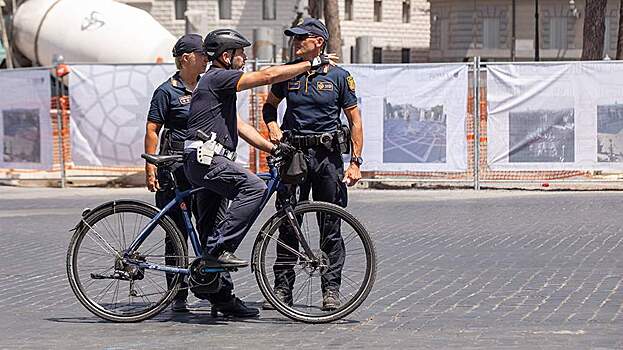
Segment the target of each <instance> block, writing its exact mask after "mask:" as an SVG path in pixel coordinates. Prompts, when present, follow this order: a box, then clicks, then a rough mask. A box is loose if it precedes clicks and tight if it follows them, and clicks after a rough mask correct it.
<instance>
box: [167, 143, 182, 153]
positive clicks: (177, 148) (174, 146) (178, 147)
mask: <svg viewBox="0 0 623 350" xmlns="http://www.w3.org/2000/svg"><path fill="white" fill-rule="evenodd" d="M170 145H171V148H172V149H173V150H174V151H178V152H180V151H181V152H183V151H184V141H173V140H171V141H170Z"/></svg>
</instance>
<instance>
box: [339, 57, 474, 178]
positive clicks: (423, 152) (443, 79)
mask: <svg viewBox="0 0 623 350" xmlns="http://www.w3.org/2000/svg"><path fill="white" fill-rule="evenodd" d="M344 68H345V69H347V70H348V71H349V72H350V73H351V74H352V76H353V77H354V79H355V83H356V93H357V97H358V99H359V107H360V108H361V116H362V120H363V129H364V147H363V158H364V160H365V161H364V164H363V167H362V169H363V170H369V171H416V172H417V171H426V172H428V171H465V170H467V138H466V129H465V125H466V116H467V91H468V90H467V84H468V82H467V72H468V66H467V65H466V64H396V65H346V66H344Z"/></svg>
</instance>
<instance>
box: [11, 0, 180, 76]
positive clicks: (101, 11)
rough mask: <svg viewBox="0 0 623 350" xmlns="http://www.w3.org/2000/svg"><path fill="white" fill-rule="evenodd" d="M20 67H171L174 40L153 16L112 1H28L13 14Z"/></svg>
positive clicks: (12, 36)
mask: <svg viewBox="0 0 623 350" xmlns="http://www.w3.org/2000/svg"><path fill="white" fill-rule="evenodd" d="M9 27H11V30H12V33H11V34H12V35H11V38H12V40H11V42H12V46H13V50H14V51H15V53H16V55H15V56H16V59H15V60H16V62H15V63H16V64H17V65H18V66H28V65H33V66H49V65H52V64H53V57H54V56H55V55H62V56H63V57H64V59H65V62H71V63H157V62H170V61H171V60H172V57H171V48H172V47H173V45H174V44H175V37H174V36H173V35H172V34H171V33H170V32H169V31H167V30H166V29H165V28H164V27H163V26H162V25H160V24H159V23H158V22H157V21H156V20H155V19H154V18H153V17H152V16H151V15H150V14H149V13H147V12H145V11H143V10H140V9H138V8H135V7H132V6H128V5H126V4H122V3H118V2H116V1H113V0H27V1H22V2H21V4H19V5H18V6H17V9H16V10H15V13H14V16H13V21H12V24H11V25H10V26H9Z"/></svg>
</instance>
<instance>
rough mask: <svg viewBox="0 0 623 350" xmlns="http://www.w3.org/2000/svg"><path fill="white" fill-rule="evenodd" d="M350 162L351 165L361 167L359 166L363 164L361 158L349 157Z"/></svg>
mask: <svg viewBox="0 0 623 350" xmlns="http://www.w3.org/2000/svg"><path fill="white" fill-rule="evenodd" d="M350 162H351V163H355V164H357V165H358V166H361V164H363V158H361V157H355V156H352V157H350Z"/></svg>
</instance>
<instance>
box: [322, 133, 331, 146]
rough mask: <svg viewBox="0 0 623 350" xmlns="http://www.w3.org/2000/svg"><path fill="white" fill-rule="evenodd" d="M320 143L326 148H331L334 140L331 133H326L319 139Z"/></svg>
mask: <svg viewBox="0 0 623 350" xmlns="http://www.w3.org/2000/svg"><path fill="white" fill-rule="evenodd" d="M319 140H320V143H321V144H323V145H325V146H326V147H330V146H331V141H332V140H333V136H331V134H330V133H328V132H325V133H323V134H322V135H320V137H319Z"/></svg>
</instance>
